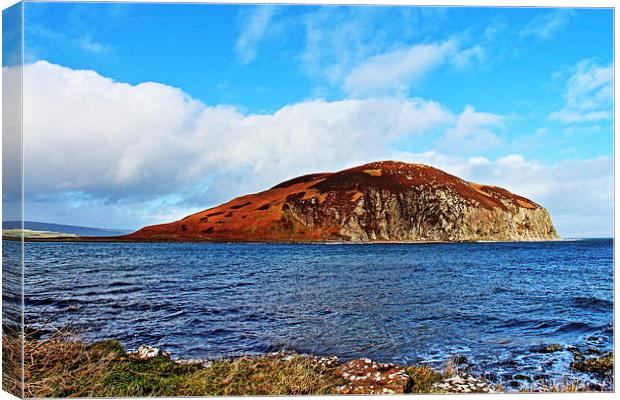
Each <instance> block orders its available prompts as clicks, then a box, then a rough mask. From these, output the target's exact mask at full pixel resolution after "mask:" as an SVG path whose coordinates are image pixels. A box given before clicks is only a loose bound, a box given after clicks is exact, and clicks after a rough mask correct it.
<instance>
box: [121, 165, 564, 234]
mask: <svg viewBox="0 0 620 400" xmlns="http://www.w3.org/2000/svg"><path fill="white" fill-rule="evenodd" d="M123 239H125V240H136V241H217V242H221V241H243V242H252V241H267V242H306V241H317V242H324V241H350V242H374V241H377V242H379V241H399V242H400V241H402V242H408V241H411V242H413V241H467V240H496V241H499V240H553V239H558V234H557V232H556V230H555V228H554V227H553V223H552V222H551V217H550V216H549V213H548V212H547V211H546V210H545V209H544V208H542V207H541V206H539V205H538V204H536V203H534V202H533V201H531V200H528V199H526V198H525V197H521V196H519V195H516V194H513V193H510V192H509V191H508V190H506V189H502V188H499V187H495V186H487V185H479V184H476V183H471V182H467V181H464V180H462V179H460V178H458V177H456V176H453V175H450V174H448V173H446V172H443V171H441V170H439V169H436V168H433V167H430V166H427V165H422V164H408V163H403V162H396V161H383V162H373V163H370V164H365V165H362V166H359V167H355V168H350V169H347V170H344V171H340V172H334V173H318V174H311V175H305V176H301V177H298V178H294V179H291V180H288V181H285V182H282V183H280V184H278V185H276V186H274V187H273V188H271V189H269V190H265V191H263V192H260V193H256V194H250V195H246V196H241V197H238V198H236V199H233V200H231V201H229V202H227V203H225V204H222V205H220V206H217V207H213V208H210V209H208V210H205V211H201V212H199V213H196V214H193V215H190V216H188V217H185V218H183V219H182V220H180V221H176V222H171V223H168V224H162V225H153V226H147V227H145V228H142V229H140V230H139V231H137V232H135V233H133V234H130V235H127V236H125V237H123Z"/></svg>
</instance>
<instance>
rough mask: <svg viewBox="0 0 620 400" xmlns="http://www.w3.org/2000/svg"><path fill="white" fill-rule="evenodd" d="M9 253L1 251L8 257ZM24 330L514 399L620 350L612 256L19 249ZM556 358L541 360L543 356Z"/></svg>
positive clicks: (389, 249)
mask: <svg viewBox="0 0 620 400" xmlns="http://www.w3.org/2000/svg"><path fill="white" fill-rule="evenodd" d="M16 245H18V244H17V243H14V242H10V243H9V242H6V241H5V242H4V247H5V251H7V249H8V251H10V247H11V246H16ZM24 292H25V307H26V311H25V321H26V323H27V324H28V325H29V326H30V327H39V328H43V329H44V331H45V330H48V331H49V330H52V329H53V328H55V327H62V326H70V327H72V328H74V329H77V330H80V331H81V332H82V335H83V336H84V338H85V339H86V340H100V339H109V338H113V339H118V340H119V341H120V342H121V343H122V344H123V345H124V346H125V348H126V349H128V350H134V349H136V348H137V347H138V346H140V345H151V346H155V347H159V348H163V349H165V350H167V351H169V352H170V353H171V354H172V356H173V357H176V358H191V359H216V358H221V357H236V356H241V355H258V354H264V353H267V352H273V351H279V350H294V351H297V352H300V353H312V354H316V355H337V356H338V357H340V358H341V359H342V360H343V361H346V360H351V359H356V358H361V357H368V358H371V359H373V360H376V361H379V362H394V363H398V364H406V365H410V364H418V363H426V364H429V365H430V366H432V367H435V368H438V369H441V368H442V367H443V366H444V365H445V364H446V362H447V361H448V360H450V359H452V360H455V356H459V357H457V358H456V360H458V362H460V363H461V365H460V366H459V368H462V369H465V370H468V371H469V372H470V373H471V374H472V375H474V376H480V377H483V378H485V379H487V380H489V381H491V382H494V383H501V384H502V385H504V387H505V388H507V389H508V390H520V389H523V388H535V387H537V386H540V385H550V384H552V383H562V382H573V381H576V380H577V381H579V382H585V383H595V384H598V385H601V387H603V388H605V389H608V390H609V389H613V383H612V382H610V381H609V379H606V378H604V377H601V376H597V375H594V374H584V373H579V372H576V371H573V369H572V368H571V366H570V364H571V362H572V361H573V356H574V354H575V352H576V351H579V352H582V353H584V354H586V353H604V352H607V351H611V350H612V349H613V312H614V311H613V304H614V303H613V301H614V292H613V240H612V239H589V240H572V241H554V242H527V243H437V244H360V245H353V244H233V243H195V244H191V243H173V244H172V243H26V244H25V287H24ZM549 344H560V345H561V346H562V350H561V351H557V352H552V353H542V352H539V351H537V350H539V349H540V348H541V346H545V345H549Z"/></svg>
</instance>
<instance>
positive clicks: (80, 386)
mask: <svg viewBox="0 0 620 400" xmlns="http://www.w3.org/2000/svg"><path fill="white" fill-rule="evenodd" d="M32 335H34V336H36V332H35V333H34V334H32V333H28V334H27V336H26V339H25V340H24V342H23V343H24V352H25V356H26V358H25V359H26V360H27V362H26V365H25V377H26V378H25V390H26V395H27V397H108V396H115V397H135V396H141V397H142V396H159V397H162V396H214V395H215V396H218V395H237V396H245V395H320V394H365V395H369V394H377V395H385V394H414V393H434V394H440V393H504V392H600V391H603V392H613V391H614V383H613V375H611V374H612V373H613V365H614V364H613V353H612V352H609V353H606V354H602V355H599V356H590V357H584V356H583V355H581V354H580V355H575V361H574V362H573V363H572V364H571V368H573V369H575V370H579V371H583V372H590V373H601V374H606V375H605V376H607V379H611V381H609V382H608V384H606V385H603V384H598V383H596V382H595V381H594V380H592V381H585V382H580V381H578V380H576V379H574V378H573V379H572V380H571V379H570V378H568V377H569V376H570V375H569V374H568V373H567V379H566V380H562V381H549V382H541V383H535V382H531V383H530V384H529V386H524V387H520V388H514V387H510V386H509V385H507V384H506V383H504V382H499V383H497V382H496V383H492V382H490V381H488V380H486V379H484V378H482V377H480V376H476V375H474V374H472V373H470V371H469V369H468V368H467V367H466V366H464V364H465V365H466V364H467V360H466V359H465V358H464V357H462V356H458V355H457V356H453V357H451V358H450V359H449V360H448V361H447V362H446V364H445V366H444V367H443V369H437V368H432V367H430V366H429V365H427V364H425V363H424V362H421V363H418V364H415V365H398V364H394V363H379V362H375V361H373V360H370V359H368V358H358V359H354V360H350V361H342V360H340V359H339V358H338V357H337V356H334V355H331V356H329V355H328V356H318V355H313V354H301V353H297V352H294V351H277V352H271V353H265V354H260V355H246V356H237V357H230V358H217V359H211V360H205V359H183V358H173V357H172V356H171V354H169V353H168V352H166V351H165V350H163V349H158V348H155V347H151V346H148V345H143V346H140V347H139V348H138V349H137V350H135V351H132V352H130V351H127V350H125V348H124V347H123V345H122V344H121V343H120V342H119V341H117V340H101V341H93V342H85V341H83V340H82V339H81V338H80V337H79V336H78V335H76V334H74V333H72V332H71V331H70V330H68V329H61V330H58V331H55V332H54V333H53V334H51V336H49V337H47V338H43V339H42V338H34V337H30V336H32ZM2 340H3V346H4V348H5V349H6V351H11V350H16V349H17V348H16V346H19V343H20V338H19V337H9V336H8V335H7V336H3V339H2ZM541 351H556V350H555V347H554V345H549V346H548V347H546V348H544V349H541ZM6 367H7V368H5V369H4V374H3V379H4V382H5V384H7V383H10V382H11V378H12V374H11V371H12V370H11V368H10V367H11V366H10V365H7V366H6ZM13 372H15V370H13ZM567 372H568V371H567ZM483 375H484V374H483ZM15 376H19V374H18V373H17V374H15ZM601 376H603V375H601ZM14 383H15V382H14ZM15 384H17V383H15ZM7 388H8V389H9V391H11V390H10V388H11V387H10V385H7Z"/></svg>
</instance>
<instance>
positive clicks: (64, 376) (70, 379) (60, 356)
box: [24, 329, 122, 397]
mask: <svg viewBox="0 0 620 400" xmlns="http://www.w3.org/2000/svg"><path fill="white" fill-rule="evenodd" d="M76 339H77V338H76V336H75V334H73V333H72V332H70V331H69V330H66V329H62V330H59V331H57V332H55V333H54V334H53V335H52V336H51V337H50V338H48V339H46V340H28V339H27V340H25V341H24V395H25V396H26V397H86V396H93V395H95V394H96V393H98V392H100V391H101V389H102V388H103V380H104V378H105V377H106V376H107V374H108V371H109V369H110V365H111V363H112V362H113V360H114V359H115V358H116V357H117V356H118V355H119V354H120V352H121V351H122V347H121V346H120V344H119V343H118V342H102V343H106V345H102V344H98V346H96V347H95V346H89V345H87V344H85V343H84V342H82V341H79V340H76Z"/></svg>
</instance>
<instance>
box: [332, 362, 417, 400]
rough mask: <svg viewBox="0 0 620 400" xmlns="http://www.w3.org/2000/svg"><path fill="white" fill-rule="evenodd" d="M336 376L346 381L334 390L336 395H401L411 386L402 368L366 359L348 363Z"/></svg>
mask: <svg viewBox="0 0 620 400" xmlns="http://www.w3.org/2000/svg"><path fill="white" fill-rule="evenodd" d="M336 374H337V375H338V376H340V377H342V378H343V379H345V380H346V381H348V382H347V383H346V384H345V385H342V386H338V387H337V388H336V394H402V393H407V391H408V390H409V387H410V386H411V377H410V376H409V374H407V372H406V371H405V370H404V369H403V368H402V367H398V366H396V365H394V364H383V363H377V362H374V361H372V360H370V359H368V358H361V359H359V360H353V361H349V362H348V363H346V364H343V365H341V366H340V367H338V368H337V369H336Z"/></svg>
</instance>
